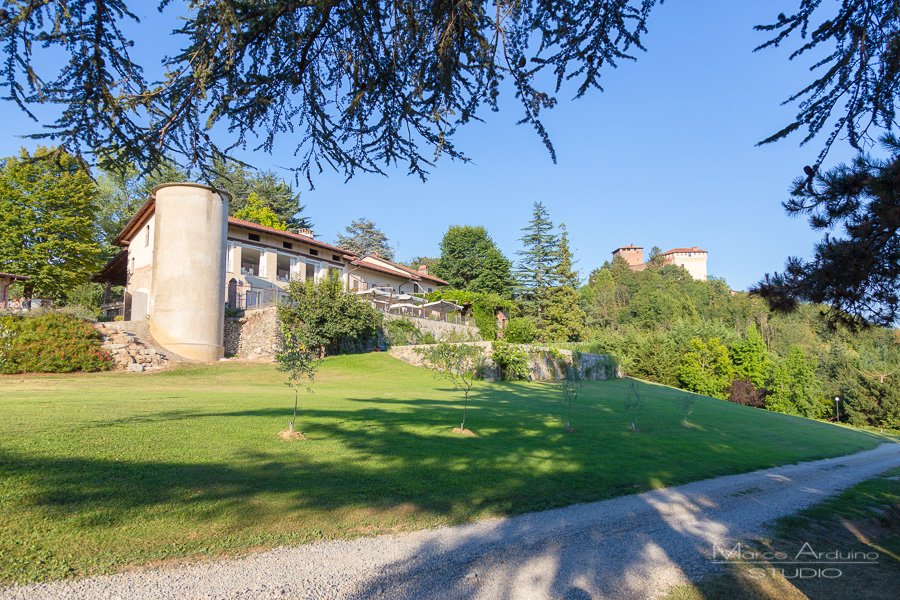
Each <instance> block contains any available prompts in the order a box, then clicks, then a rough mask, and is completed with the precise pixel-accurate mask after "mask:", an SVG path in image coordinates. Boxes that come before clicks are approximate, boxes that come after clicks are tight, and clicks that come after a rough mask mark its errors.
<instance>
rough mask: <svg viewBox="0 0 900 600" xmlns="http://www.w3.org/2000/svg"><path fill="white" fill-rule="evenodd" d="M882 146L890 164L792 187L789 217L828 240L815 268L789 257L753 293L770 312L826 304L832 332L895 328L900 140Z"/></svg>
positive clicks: (867, 161)
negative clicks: (837, 327) (867, 326)
mask: <svg viewBox="0 0 900 600" xmlns="http://www.w3.org/2000/svg"><path fill="white" fill-rule="evenodd" d="M874 4H876V5H877V4H881V3H879V2H875V3H874ZM894 10H895V11H896V10H897V8H896V5H895V7H894ZM894 18H895V19H896V18H897V16H896V15H895V17H894ZM895 30H896V28H895ZM898 35H900V34H898V33H896V31H895V33H894V34H893V39H894V42H895V43H894V45H895V46H896V47H897V48H898V50H896V52H898V53H900V38H898V37H897V36H898ZM867 42H868V40H867ZM898 58H900V54H898ZM898 65H900V61H898V60H894V61H893V66H891V68H892V69H900V67H898ZM891 98H893V92H892V94H891ZM891 112H893V109H892V108H891ZM882 141H883V145H884V147H885V151H886V152H887V153H888V154H889V158H888V159H887V160H878V159H875V158H872V157H871V156H869V155H867V154H860V155H859V156H858V157H857V158H856V160H855V161H854V162H853V164H852V165H849V166H848V165H840V166H838V167H835V168H834V169H831V170H830V171H828V172H827V173H825V174H824V175H823V174H816V173H813V172H812V171H811V172H810V174H809V175H808V176H807V177H801V178H798V179H797V180H795V181H794V189H793V192H792V197H791V199H790V201H788V202H786V203H785V205H784V206H785V209H786V210H787V212H788V214H790V215H794V216H799V215H806V216H808V217H809V224H810V226H811V227H812V228H813V229H817V230H821V231H824V232H825V238H824V239H823V240H822V241H821V242H819V243H818V244H816V247H815V255H814V257H813V259H812V260H811V261H809V262H806V261H804V260H802V259H800V258H796V257H792V258H790V259H788V261H787V263H786V265H785V271H784V273H783V274H779V273H775V274H774V275H773V276H771V277H769V276H768V275H767V276H766V278H765V280H763V281H761V282H760V283H759V284H757V288H756V290H755V291H756V293H758V294H759V295H760V296H762V297H763V298H766V299H767V300H768V301H769V303H770V304H771V306H772V307H773V308H775V309H778V310H785V311H791V310H794V309H795V308H796V307H797V305H798V302H799V301H801V300H805V301H807V302H814V303H819V304H825V305H827V306H826V307H825V308H827V310H826V315H827V318H828V320H829V321H830V322H831V323H832V324H833V325H834V324H842V325H851V326H859V325H860V324H863V323H865V322H872V323H875V324H877V325H880V326H884V327H891V326H893V325H894V324H895V323H896V322H897V320H898V317H900V291H898V290H900V216H898V215H900V140H898V139H897V138H896V137H894V136H893V135H890V136H886V137H884V138H883V139H882ZM838 232H840V233H838ZM841 233H843V235H841Z"/></svg>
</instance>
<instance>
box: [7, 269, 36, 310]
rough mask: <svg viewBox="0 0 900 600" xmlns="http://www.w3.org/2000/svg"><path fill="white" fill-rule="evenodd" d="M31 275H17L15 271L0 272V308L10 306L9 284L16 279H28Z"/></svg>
mask: <svg viewBox="0 0 900 600" xmlns="http://www.w3.org/2000/svg"><path fill="white" fill-rule="evenodd" d="M29 279H31V277H26V276H25V275H15V274H13V273H0V308H2V309H3V310H6V309H8V308H9V286H11V285H12V284H13V283H15V282H16V281H28V280H29Z"/></svg>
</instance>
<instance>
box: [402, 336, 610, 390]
mask: <svg viewBox="0 0 900 600" xmlns="http://www.w3.org/2000/svg"><path fill="white" fill-rule="evenodd" d="M469 344H472V345H475V346H479V347H481V348H482V349H483V352H484V354H485V355H486V357H487V361H486V364H485V379H487V380H496V379H497V378H498V377H499V372H498V369H497V365H495V364H494V362H493V360H492V359H491V355H492V354H493V352H494V343H493V342H469ZM520 346H521V348H522V349H523V350H525V351H526V352H527V353H528V358H529V361H528V362H529V364H528V370H529V373H530V376H529V379H530V380H538V381H551V380H554V379H559V378H560V375H561V374H562V369H561V368H560V365H557V364H556V363H557V361H556V358H555V357H554V356H553V354H554V352H559V354H560V356H562V358H563V359H564V360H567V361H570V362H571V360H572V351H571V350H555V351H554V350H553V349H551V348H550V347H548V346H529V345H525V344H521V345H520ZM419 348H428V346H425V345H420V346H394V347H393V348H391V350H390V353H389V354H390V355H391V356H393V357H394V358H397V359H399V360H402V361H403V362H405V363H409V364H411V365H413V366H416V367H422V366H424V361H423V359H422V355H421V354H419V352H418V351H417V350H418V349H419ZM578 367H579V369H580V371H581V375H582V377H584V378H585V379H587V380H590V381H603V380H605V379H611V378H615V377H621V376H622V373H621V371H620V369H619V367H618V365H616V364H615V362H614V361H613V360H612V359H611V357H608V356H606V355H603V354H588V353H586V352H582V353H581V355H580V360H579V363H578Z"/></svg>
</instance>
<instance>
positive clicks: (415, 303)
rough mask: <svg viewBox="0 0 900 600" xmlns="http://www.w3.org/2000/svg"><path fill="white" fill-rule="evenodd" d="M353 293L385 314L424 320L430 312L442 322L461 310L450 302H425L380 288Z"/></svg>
mask: <svg viewBox="0 0 900 600" xmlns="http://www.w3.org/2000/svg"><path fill="white" fill-rule="evenodd" d="M354 293H355V294H356V295H357V296H360V297H363V298H369V301H370V302H372V304H373V305H374V306H375V307H376V308H378V309H380V310H383V311H384V312H387V313H393V314H398V315H413V316H417V317H422V318H425V316H426V315H427V314H428V313H429V312H431V313H437V314H439V315H441V316H442V317H443V319H444V320H447V315H448V314H451V313H459V311H461V310H462V308H463V307H462V306H460V305H459V304H456V303H455V302H453V301H452V300H437V301H435V302H426V301H425V299H424V298H422V297H421V296H415V295H413V294H406V293H402V292H395V291H394V290H386V289H381V288H369V289H367V290H359V291H357V292H354Z"/></svg>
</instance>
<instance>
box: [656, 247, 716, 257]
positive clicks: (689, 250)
mask: <svg viewBox="0 0 900 600" xmlns="http://www.w3.org/2000/svg"><path fill="white" fill-rule="evenodd" d="M676 252H702V253H704V254H707V252H706V250H701V249H700V248H698V247H697V246H694V247H693V248H675V249H674V250H669V251H668V252H663V253H662V255H663V256H665V255H666V254H675V253H676Z"/></svg>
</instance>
